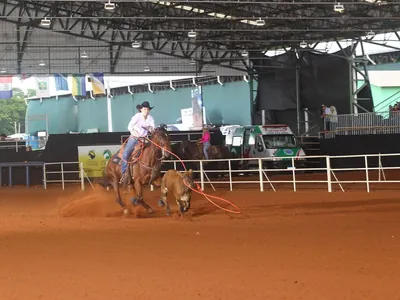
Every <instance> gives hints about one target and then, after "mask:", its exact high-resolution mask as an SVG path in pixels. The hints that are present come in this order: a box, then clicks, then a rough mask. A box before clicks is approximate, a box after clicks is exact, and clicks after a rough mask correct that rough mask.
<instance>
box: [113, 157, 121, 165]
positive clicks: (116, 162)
mask: <svg viewBox="0 0 400 300" xmlns="http://www.w3.org/2000/svg"><path fill="white" fill-rule="evenodd" d="M111 161H112V162H113V163H114V164H119V162H120V161H121V157H119V156H118V155H114V156H113V157H112V159H111Z"/></svg>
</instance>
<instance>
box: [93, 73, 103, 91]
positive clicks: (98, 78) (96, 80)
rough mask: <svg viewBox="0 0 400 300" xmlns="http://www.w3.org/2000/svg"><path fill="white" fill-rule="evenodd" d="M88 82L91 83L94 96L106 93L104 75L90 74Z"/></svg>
mask: <svg viewBox="0 0 400 300" xmlns="http://www.w3.org/2000/svg"><path fill="white" fill-rule="evenodd" d="M90 80H91V82H92V89H93V94H94V95H99V94H105V93H106V88H105V86H104V73H91V74H90Z"/></svg>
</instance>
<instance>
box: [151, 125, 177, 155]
mask: <svg viewBox="0 0 400 300" xmlns="http://www.w3.org/2000/svg"><path fill="white" fill-rule="evenodd" d="M151 140H152V141H153V142H154V143H156V144H157V145H158V146H160V147H162V149H161V151H162V158H163V159H164V158H166V157H168V156H169V155H170V153H169V152H171V151H172V150H171V143H170V141H169V136H168V131H167V126H166V125H164V124H161V125H160V126H158V127H157V128H155V129H154V132H153V134H152V138H151ZM165 150H167V151H165ZM168 151H169V152H168Z"/></svg>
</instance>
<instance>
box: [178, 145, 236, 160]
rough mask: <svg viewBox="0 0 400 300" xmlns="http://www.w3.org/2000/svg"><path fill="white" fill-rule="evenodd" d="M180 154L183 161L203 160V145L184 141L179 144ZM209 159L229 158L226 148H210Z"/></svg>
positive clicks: (219, 146)
mask: <svg viewBox="0 0 400 300" xmlns="http://www.w3.org/2000/svg"><path fill="white" fill-rule="evenodd" d="M180 153H181V155H182V157H183V158H184V159H195V160H197V159H204V154H203V145H202V144H199V143H197V142H189V141H185V142H183V143H182V144H181V148H180ZM208 158H209V159H224V158H230V152H229V150H228V148H226V147H225V146H222V145H218V146H211V147H210V148H209V149H208Z"/></svg>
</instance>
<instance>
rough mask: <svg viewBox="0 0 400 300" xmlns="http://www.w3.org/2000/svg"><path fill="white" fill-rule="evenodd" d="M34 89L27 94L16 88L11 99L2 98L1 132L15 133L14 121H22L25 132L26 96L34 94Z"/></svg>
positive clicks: (0, 112) (0, 108)
mask: <svg viewBox="0 0 400 300" xmlns="http://www.w3.org/2000/svg"><path fill="white" fill-rule="evenodd" d="M35 94H36V92H35V91H34V90H28V93H27V95H24V92H23V91H22V90H21V89H17V88H14V89H13V96H12V97H11V98H10V99H0V133H5V134H7V135H10V134H13V133H15V131H14V122H17V123H21V132H25V114H26V104H25V100H24V97H31V96H34V95H35Z"/></svg>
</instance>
